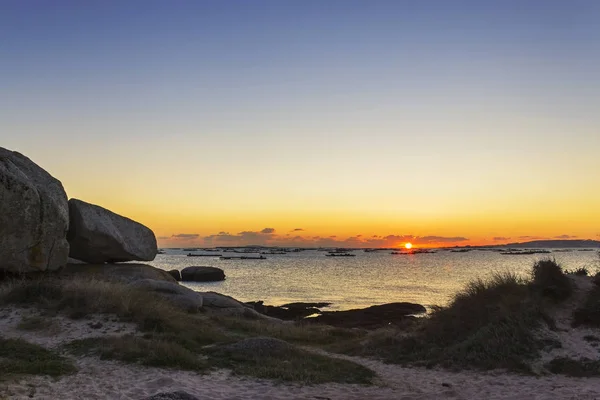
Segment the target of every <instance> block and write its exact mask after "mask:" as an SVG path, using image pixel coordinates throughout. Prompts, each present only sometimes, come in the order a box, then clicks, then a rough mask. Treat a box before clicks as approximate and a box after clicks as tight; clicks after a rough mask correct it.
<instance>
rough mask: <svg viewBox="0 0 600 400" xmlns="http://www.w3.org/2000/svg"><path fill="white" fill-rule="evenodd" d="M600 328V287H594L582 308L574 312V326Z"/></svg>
mask: <svg viewBox="0 0 600 400" xmlns="http://www.w3.org/2000/svg"><path fill="white" fill-rule="evenodd" d="M580 325H585V326H589V327H594V328H599V327H600V286H596V285H595V286H594V287H593V288H592V289H591V290H590V291H589V292H588V294H587V296H586V298H585V299H584V300H583V303H582V304H581V306H580V307H578V308H577V309H575V311H574V312H573V326H574V327H577V326H580Z"/></svg>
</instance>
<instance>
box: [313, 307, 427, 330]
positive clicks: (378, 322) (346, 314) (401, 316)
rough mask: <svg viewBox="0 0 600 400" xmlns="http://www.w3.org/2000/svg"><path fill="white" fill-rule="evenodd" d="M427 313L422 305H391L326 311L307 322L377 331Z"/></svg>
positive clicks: (407, 321)
mask: <svg viewBox="0 0 600 400" xmlns="http://www.w3.org/2000/svg"><path fill="white" fill-rule="evenodd" d="M426 311H427V310H426V309H425V307H423V306H422V305H420V304H414V303H389V304H382V305H380V306H371V307H368V308H362V309H357V310H346V311H325V312H323V313H322V314H321V315H319V316H318V317H315V318H307V319H305V321H309V322H316V323H323V324H327V325H332V326H337V327H341V328H364V329H376V328H381V327H385V326H389V325H390V324H393V325H404V324H406V323H409V321H411V320H412V319H413V318H414V317H411V315H412V314H422V313H424V312H426ZM411 322H412V321H411Z"/></svg>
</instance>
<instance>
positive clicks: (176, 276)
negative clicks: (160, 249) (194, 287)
mask: <svg viewBox="0 0 600 400" xmlns="http://www.w3.org/2000/svg"><path fill="white" fill-rule="evenodd" d="M167 273H168V274H169V275H171V276H172V277H173V279H175V280H176V281H177V282H180V281H181V272H179V270H178V269H172V270H170V271H167Z"/></svg>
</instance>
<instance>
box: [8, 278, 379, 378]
mask: <svg viewBox="0 0 600 400" xmlns="http://www.w3.org/2000/svg"><path fill="white" fill-rule="evenodd" d="M0 304H3V305H9V304H11V305H19V306H27V307H35V308H38V309H39V310H41V311H42V313H44V314H50V315H53V314H57V313H63V314H65V315H67V316H69V317H70V318H73V319H82V318H91V317H95V316H97V315H99V314H105V315H107V316H111V317H116V318H117V319H118V320H120V321H123V322H131V323H134V324H136V326H137V327H138V330H139V331H140V336H133V335H124V336H113V337H103V338H87V339H81V340H75V341H72V342H70V343H69V344H67V345H66V346H65V350H67V351H68V352H69V353H71V354H73V355H79V356H81V355H89V356H96V357H98V358H100V359H104V360H117V361H121V362H125V363H133V364H140V365H145V366H152V367H161V368H173V369H181V370H192V371H197V372H206V371H209V370H210V369H213V368H216V367H226V368H231V369H232V371H233V372H235V373H237V374H242V375H248V376H253V377H260V378H266V379H275V380H281V381H296V382H303V383H321V382H339V383H348V382H350V383H362V384H368V383H370V382H371V380H372V377H373V376H374V373H373V372H372V371H370V370H369V369H368V368H365V367H362V366H360V365H358V364H355V363H352V362H350V361H346V360H338V359H334V358H330V357H327V356H325V355H318V354H313V353H309V352H306V351H304V350H302V349H298V348H293V349H292V350H290V351H289V352H287V353H286V354H285V356H280V355H271V356H265V355H264V354H258V355H248V354H246V355H243V356H241V355H239V354H236V353H235V352H233V353H232V352H227V351H220V352H215V351H214V350H211V346H210V345H213V348H221V347H220V346H222V345H227V344H231V343H235V342H236V341H238V340H240V339H242V338H246V337H256V336H268V337H273V338H278V339H281V340H285V341H289V342H290V343H296V344H312V345H322V344H331V343H334V342H336V341H344V340H348V339H351V338H357V337H360V336H364V332H362V331H359V330H347V329H340V328H332V327H328V326H315V325H312V324H294V323H273V322H269V321H261V320H254V319H246V318H242V317H232V316H218V315H213V314H204V313H188V312H185V311H182V310H179V309H177V308H176V307H175V306H173V305H172V304H171V303H169V302H168V301H167V300H165V299H164V298H162V297H160V295H157V294H155V293H148V292H145V291H143V290H133V289H131V288H130V287H128V286H127V285H124V284H121V283H117V282H106V281H101V280H96V279H86V278H81V277H69V278H62V279H50V278H45V279H32V280H18V281H13V282H9V283H5V284H3V285H2V286H1V287H0ZM40 318H41V317H40ZM40 323H42V319H39V318H36V317H32V319H28V320H27V321H24V326H23V328H27V329H35V328H36V327H38V326H39V324H40ZM42 324H43V323H42Z"/></svg>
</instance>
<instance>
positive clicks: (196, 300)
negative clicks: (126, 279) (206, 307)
mask: <svg viewBox="0 0 600 400" xmlns="http://www.w3.org/2000/svg"><path fill="white" fill-rule="evenodd" d="M130 286H131V287H132V288H135V289H141V290H147V291H151V292H156V293H159V294H160V295H161V296H163V297H165V298H166V299H168V300H169V301H170V302H172V303H173V304H174V305H175V306H177V307H178V308H181V309H183V310H185V311H192V312H195V311H198V310H199V309H201V308H202V295H201V294H200V293H198V292H195V291H193V290H191V289H188V288H186V287H185V286H181V285H179V284H177V283H173V282H165V281H155V280H153V279H141V280H138V281H135V282H132V283H130Z"/></svg>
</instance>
